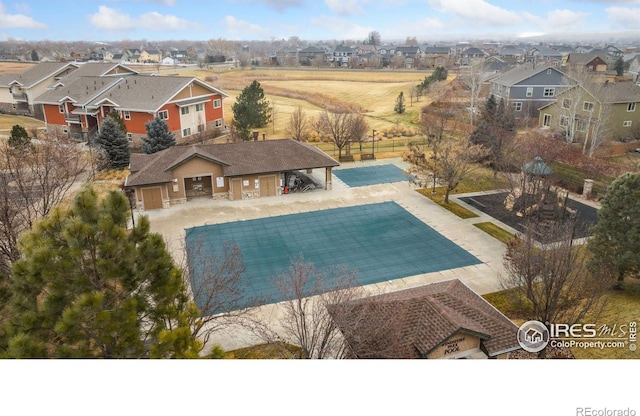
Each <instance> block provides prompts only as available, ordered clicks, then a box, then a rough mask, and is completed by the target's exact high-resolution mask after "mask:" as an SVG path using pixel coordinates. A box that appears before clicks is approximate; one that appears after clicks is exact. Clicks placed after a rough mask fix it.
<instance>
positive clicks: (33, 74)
mask: <svg viewBox="0 0 640 416" xmlns="http://www.w3.org/2000/svg"><path fill="white" fill-rule="evenodd" d="M78 67H79V64H77V63H66V62H41V63H39V64H37V65H34V66H32V67H31V68H29V69H27V70H25V71H23V72H21V73H19V74H5V75H2V76H0V111H2V112H4V113H9V114H19V115H24V116H31V117H35V118H38V119H40V120H43V119H44V115H43V113H42V111H41V109H40V107H39V106H37V105H35V102H34V101H35V99H36V98H37V97H38V96H40V95H41V94H43V93H45V92H46V91H47V89H48V88H49V87H50V86H51V85H52V84H53V83H55V82H56V81H58V80H60V79H61V78H63V77H64V76H65V75H68V74H69V73H71V72H73V71H74V70H76V69H77V68H78Z"/></svg>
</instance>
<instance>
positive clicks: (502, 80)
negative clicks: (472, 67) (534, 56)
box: [493, 64, 562, 86]
mask: <svg viewBox="0 0 640 416" xmlns="http://www.w3.org/2000/svg"><path fill="white" fill-rule="evenodd" d="M547 69H552V70H554V71H557V72H560V73H562V71H559V70H558V69H556V68H554V67H553V66H544V65H540V66H532V65H528V64H525V65H520V66H517V67H515V68H513V69H511V70H509V71H507V72H505V73H504V74H502V75H500V76H499V77H497V78H495V79H494V80H493V82H494V83H496V84H499V85H507V86H511V85H514V84H517V83H519V82H522V81H524V80H525V79H527V78H530V77H532V76H534V75H536V74H539V73H540V72H542V71H546V70H547Z"/></svg>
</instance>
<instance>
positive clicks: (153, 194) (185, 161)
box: [125, 139, 339, 210]
mask: <svg viewBox="0 0 640 416" xmlns="http://www.w3.org/2000/svg"><path fill="white" fill-rule="evenodd" d="M338 165H339V163H338V162H336V161H335V160H334V159H333V158H331V157H330V156H328V155H326V154H325V153H324V152H322V151H320V150H318V149H317V148H316V147H314V146H310V145H308V144H306V143H301V142H297V141H295V140H291V139H285V140H260V141H253V142H239V143H225V144H211V145H193V146H174V147H170V148H168V149H165V150H162V151H160V152H157V153H154V154H151V155H145V154H132V155H131V164H130V170H131V174H130V175H129V176H128V177H127V179H126V182H125V187H126V188H128V189H132V190H133V191H134V192H135V201H136V206H137V208H138V209H145V210H148V209H158V208H169V207H171V206H172V205H176V204H182V203H185V202H187V201H189V200H190V199H193V198H201V197H205V198H210V199H211V198H212V199H230V200H242V199H254V198H262V197H268V196H279V195H281V194H283V193H284V186H285V184H287V183H288V182H287V179H288V178H289V177H290V176H291V175H292V174H295V172H296V171H299V170H305V171H309V170H312V169H321V168H322V169H325V189H328V190H329V189H331V169H332V168H333V167H334V166H338Z"/></svg>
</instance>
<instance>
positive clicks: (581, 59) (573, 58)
mask: <svg viewBox="0 0 640 416" xmlns="http://www.w3.org/2000/svg"><path fill="white" fill-rule="evenodd" d="M596 58H600V60H601V61H602V62H606V61H605V60H604V58H603V57H602V56H600V55H599V54H597V53H570V54H569V56H568V57H567V63H570V64H578V65H579V64H584V65H586V64H588V63H589V62H591V61H593V60H594V59H596Z"/></svg>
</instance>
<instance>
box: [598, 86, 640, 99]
mask: <svg viewBox="0 0 640 416" xmlns="http://www.w3.org/2000/svg"><path fill="white" fill-rule="evenodd" d="M593 95H594V96H595V97H596V98H597V99H598V101H600V102H602V103H607V104H616V103H638V102H640V86H638V85H637V84H634V83H632V82H608V83H606V84H604V86H600V87H598V88H596V89H595V90H594V92H593Z"/></svg>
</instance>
